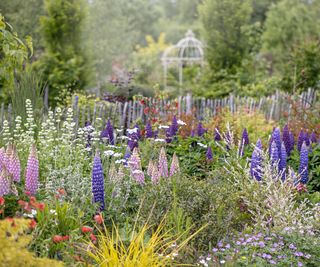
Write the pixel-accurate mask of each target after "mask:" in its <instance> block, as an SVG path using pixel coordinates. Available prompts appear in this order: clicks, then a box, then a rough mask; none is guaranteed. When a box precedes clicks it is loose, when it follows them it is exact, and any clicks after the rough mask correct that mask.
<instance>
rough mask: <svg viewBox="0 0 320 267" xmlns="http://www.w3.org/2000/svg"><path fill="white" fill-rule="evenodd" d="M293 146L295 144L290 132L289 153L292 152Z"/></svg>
mask: <svg viewBox="0 0 320 267" xmlns="http://www.w3.org/2000/svg"><path fill="white" fill-rule="evenodd" d="M294 144H295V140H294V135H293V133H292V132H290V153H291V151H293V150H294ZM288 155H289V154H288Z"/></svg>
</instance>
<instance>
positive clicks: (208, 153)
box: [206, 146, 213, 160]
mask: <svg viewBox="0 0 320 267" xmlns="http://www.w3.org/2000/svg"><path fill="white" fill-rule="evenodd" d="M206 158H207V160H212V159H213V154H212V149H211V147H210V146H208V149H207V153H206Z"/></svg>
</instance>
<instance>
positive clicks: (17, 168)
mask: <svg viewBox="0 0 320 267" xmlns="http://www.w3.org/2000/svg"><path fill="white" fill-rule="evenodd" d="M9 172H10V174H11V175H12V178H13V181H15V182H20V173H21V165H20V160H19V157H18V153H17V149H16V147H15V146H13V152H12V155H11V158H10V162H9Z"/></svg>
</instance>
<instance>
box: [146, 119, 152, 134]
mask: <svg viewBox="0 0 320 267" xmlns="http://www.w3.org/2000/svg"><path fill="white" fill-rule="evenodd" d="M145 130H146V138H152V135H153V133H152V126H151V123H150V121H149V122H148V123H147V125H146V128H145Z"/></svg>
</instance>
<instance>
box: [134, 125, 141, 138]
mask: <svg viewBox="0 0 320 267" xmlns="http://www.w3.org/2000/svg"><path fill="white" fill-rule="evenodd" d="M134 128H136V129H137V131H136V136H137V138H138V140H140V139H141V130H140V127H139V125H138V124H137V123H136V125H135V126H134Z"/></svg>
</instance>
